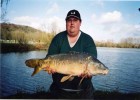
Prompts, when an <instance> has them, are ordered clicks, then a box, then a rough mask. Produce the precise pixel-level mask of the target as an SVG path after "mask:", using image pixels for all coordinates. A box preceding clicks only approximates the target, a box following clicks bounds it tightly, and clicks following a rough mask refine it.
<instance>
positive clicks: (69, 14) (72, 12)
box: [66, 9, 81, 21]
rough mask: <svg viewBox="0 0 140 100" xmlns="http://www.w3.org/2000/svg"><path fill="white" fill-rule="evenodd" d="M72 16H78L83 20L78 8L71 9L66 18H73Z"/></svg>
mask: <svg viewBox="0 0 140 100" xmlns="http://www.w3.org/2000/svg"><path fill="white" fill-rule="evenodd" d="M71 17H75V18H77V19H79V20H80V21H81V16H80V13H79V12H78V11H77V10H75V9H73V10H70V11H69V12H68V14H67V16H66V20H68V19H69V18H71Z"/></svg>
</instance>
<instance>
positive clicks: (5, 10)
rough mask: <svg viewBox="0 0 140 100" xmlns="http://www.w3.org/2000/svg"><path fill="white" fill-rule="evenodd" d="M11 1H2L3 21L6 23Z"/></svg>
mask: <svg viewBox="0 0 140 100" xmlns="http://www.w3.org/2000/svg"><path fill="white" fill-rule="evenodd" d="M9 1H10V0H1V21H3V22H6V21H7V19H6V15H7V6H8V3H9Z"/></svg>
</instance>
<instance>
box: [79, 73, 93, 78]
mask: <svg viewBox="0 0 140 100" xmlns="http://www.w3.org/2000/svg"><path fill="white" fill-rule="evenodd" d="M78 77H82V78H83V77H84V78H91V77H92V75H91V74H84V73H82V74H81V75H79V76H78Z"/></svg>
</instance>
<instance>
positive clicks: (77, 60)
mask: <svg viewBox="0 0 140 100" xmlns="http://www.w3.org/2000/svg"><path fill="white" fill-rule="evenodd" d="M25 64H26V66H28V67H31V68H34V72H33V73H32V76H33V75H35V74H37V73H38V72H39V71H41V70H46V71H47V72H49V71H50V70H54V71H56V72H57V73H61V74H65V75H66V76H64V77H63V78H62V79H61V82H65V81H66V80H69V79H70V78H71V77H74V76H79V75H81V74H85V75H88V74H90V75H100V74H102V75H106V74H108V72H109V69H108V68H107V67H106V66H105V65H104V64H103V63H102V62H101V61H99V60H98V59H97V58H95V57H92V56H90V55H89V54H86V53H79V52H74V53H63V54H55V55H49V56H48V57H47V58H44V59H28V60H26V61H25Z"/></svg>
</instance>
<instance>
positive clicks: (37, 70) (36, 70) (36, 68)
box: [31, 67, 40, 76]
mask: <svg viewBox="0 0 140 100" xmlns="http://www.w3.org/2000/svg"><path fill="white" fill-rule="evenodd" d="M38 72H40V68H39V67H35V68H34V72H33V73H32V75H31V76H34V75H35V74H37V73H38Z"/></svg>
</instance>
